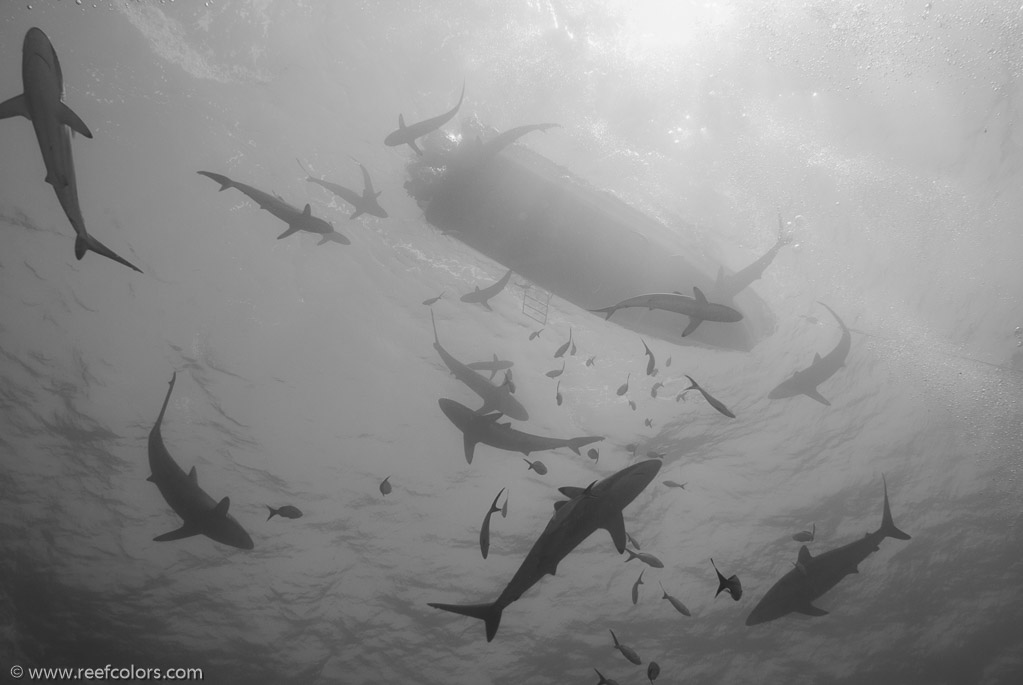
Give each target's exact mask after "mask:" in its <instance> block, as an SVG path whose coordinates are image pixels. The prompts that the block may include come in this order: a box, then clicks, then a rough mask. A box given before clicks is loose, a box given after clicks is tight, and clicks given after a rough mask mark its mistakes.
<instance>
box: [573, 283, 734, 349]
mask: <svg viewBox="0 0 1023 685" xmlns="http://www.w3.org/2000/svg"><path fill="white" fill-rule="evenodd" d="M629 307H645V308H646V309H661V310H664V311H666V312H674V313H676V314H684V315H685V316H688V317H689V325H688V326H686V328H685V330H684V331H682V337H683V338H684V337H686V336H687V335H689V334H690V333H692V332H693V331H695V330H696V329H697V327H698V326H699V325H700V324H701V323H703V322H704V321H722V322H725V323H734V322H736V321H742V314H740V313H739V312H737V311H735V310H734V309H732V308H731V307H727V306H725V305H723V304H717V303H716V302H708V301H707V297H706V296H705V295H704V294H703V291H701V290H700V289H699V288H697V287H695V286H694V287H693V297H686V296H685V295H683V294H681V293H648V294H646V295H637V296H635V297H630V298H628V299H627V300H622V301H621V302H619V303H618V304H615V305H611V306H610V307H604V308H603V309H591V310H590V311H591V312H593V313H595V314H603V315H604V319H605V320H607V319H610V318H611V315H612V314H614V313H615V312H616V311H618V310H619V309H628V308H629Z"/></svg>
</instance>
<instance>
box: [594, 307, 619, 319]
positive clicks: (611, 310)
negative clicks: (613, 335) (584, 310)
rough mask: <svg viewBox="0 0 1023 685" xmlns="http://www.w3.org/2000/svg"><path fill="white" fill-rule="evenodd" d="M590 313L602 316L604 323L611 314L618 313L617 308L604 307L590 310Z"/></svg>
mask: <svg viewBox="0 0 1023 685" xmlns="http://www.w3.org/2000/svg"><path fill="white" fill-rule="evenodd" d="M590 311H591V312H593V313H594V314H603V315H604V321H607V320H608V319H610V318H611V315H612V314H614V313H615V312H616V311H618V307H604V308H603V309H591V310H590Z"/></svg>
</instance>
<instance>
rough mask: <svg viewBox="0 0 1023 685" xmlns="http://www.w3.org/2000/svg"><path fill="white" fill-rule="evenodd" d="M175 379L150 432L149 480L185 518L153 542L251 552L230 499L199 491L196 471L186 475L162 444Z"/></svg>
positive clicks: (249, 538)
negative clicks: (201, 539)
mask: <svg viewBox="0 0 1023 685" xmlns="http://www.w3.org/2000/svg"><path fill="white" fill-rule="evenodd" d="M176 377H177V373H176V372H175V373H174V374H172V375H171V379H170V387H168V388H167V395H166V397H164V398H163V406H162V407H160V414H159V416H157V417H156V423H154V424H153V429H152V430H151V431H149V469H150V471H152V475H150V476H149V478H147V479H146V480H147V481H149V482H150V483H155V484H156V487H157V488H159V490H160V494H161V495H163V498H164V499H165V500H167V504H169V505H170V507H171V509H173V510H174V513H175V514H177V515H178V516H180V517H181V518H182V521H183V524H182V526H181V527H180V528H178V529H177V530H172V531H171V532H169V533H164V534H163V535H158V536H156V537H155V538H153V540H154V541H155V542H168V541H170V540H181V539H183V538H189V537H192V536H193V535H205V536H206V537H208V538H210V539H212V540H216V541H217V542H219V543H221V544H224V545H230V546H231V547H237V548H238V549H252V548H253V544H252V538H251V537H249V534H248V533H246V532H245V529H244V528H242V526H241V524H240V523H238V521H236V520H235V518H234V517H233V516H231V514H229V513H228V512H227V510H228V508H229V507H230V506H231V499H230V498H229V497H224V498H223V499H221V500H220V501H219V502H218V501H216V500H214V499H213V498H212V497H210V496H209V495H208V494H207V493H206V491H205V490H203V489H202V488H201V487H199V475H198V474H197V473H196V470H195V467H194V466H193V467H192V470H191V471H189V472H188V473H187V474H186V473H185V471H184V469H182V468H181V467H180V466H178V463H177V462H176V461H174V458H173V457H171V455H170V452H168V451H167V447H166V446H165V445H164V444H163V435H162V434H161V433H160V426H161V425H162V424H163V415H164V413H166V411H167V403H168V402H170V398H171V392H173V390H174V380H175V378H176ZM271 511H272V510H271Z"/></svg>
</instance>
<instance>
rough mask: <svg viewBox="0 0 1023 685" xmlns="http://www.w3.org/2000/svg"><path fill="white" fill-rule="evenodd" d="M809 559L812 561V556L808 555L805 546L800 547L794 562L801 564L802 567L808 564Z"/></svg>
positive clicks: (808, 551) (808, 552)
mask: <svg viewBox="0 0 1023 685" xmlns="http://www.w3.org/2000/svg"><path fill="white" fill-rule="evenodd" d="M811 559H813V556H812V555H811V554H810V550H809V549H807V547H806V545H803V546H802V547H800V548H799V556H798V557H796V561H797V562H798V563H800V564H802V565H803V566H806V565H807V564H808V563H810V560H811Z"/></svg>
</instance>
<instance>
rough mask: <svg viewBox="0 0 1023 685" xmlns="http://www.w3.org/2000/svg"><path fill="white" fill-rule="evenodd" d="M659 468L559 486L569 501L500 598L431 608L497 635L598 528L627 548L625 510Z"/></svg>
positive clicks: (649, 465)
mask: <svg viewBox="0 0 1023 685" xmlns="http://www.w3.org/2000/svg"><path fill="white" fill-rule="evenodd" d="M660 468H661V462H659V461H657V460H656V459H651V460H649V461H642V462H639V463H638V464H633V465H631V466H627V467H625V468H624V469H622V470H621V471H618V472H617V473H614V474H612V475H610V476H608V477H607V478H605V479H604V480H602V481H599V482H597V483H594V484H592V485H591V486H590V487H588V488H585V489H584V488H578V487H576V488H560V491H561V493H562V494H563V495H565V496H566V497H568V498H569V499H568V501H561V502H557V503H555V505H554V508H555V511H554V516H552V517H551V520H550V521H549V522H548V523H547V527H546V528H544V530H543V532H542V533H540V537H538V538H537V540H536V542H535V543H533V547H532V549H530V550H529V553H528V554H526V558H525V559H524V560H523V562H522V565H521V566H519V569H518V570H517V571H516V572H515V575H514V576H512V579H511V581H510V582H509V583H508V585H507V586H506V587H505V588H504V590H503V591H502V592H501V594H500V595H499V596H498V598H497V599H496V600H494V601H493V602H491V603H490V604H437V603H433V602H431V603H430V604H429V606H431V607H433V608H435V609H443V610H444V611H450V612H452V613H456V614H461V615H463V616H471V617H472V618H478V619H481V620H482V621H483V622H484V624H485V626H486V633H487V642H490V641H491V640H493V639H494V636H495V635H496V634H497V628H498V626H499V625H500V623H501V614H502V613H503V612H504V609H505V608H506V607H507V606H508V605H509V604H511V603H512V602H514V601H515V600H517V599H518V598H519V597H521V596H522V595H523V593H525V592H526V591H527V590H528V589H529V588H531V587H533V586H534V585H535V584H536V583H538V582H540V580H542V579H543V577H544V576H545V575H547V574H548V573H549V574H550V575H552V576H553V575H554V574H555V572H556V571H557V570H558V564H559V563H560V562H561V560H562V559H564V558H565V557H567V556H568V555H569V554H570V553H571V552H572V550H574V549H575V548H576V547H577V546H578V545H579V544H580V543H581V542H582V541H583V540H585V539H586V538H588V537H589V536H590V535H591V534H593V533H594V532H595V531H596V530H597V529H598V528H604V529H605V530H607V531H608V532H609V533H610V534H611V539H612V541H613V542H614V545H615V549H617V550H618V553H619V554H621V553H622V552H623V551H624V550H625V519H624V518H623V517H622V511H623V510H624V509H625V507H627V506H628V505H629V504H630V503H631V502H632V500H634V499H636V497H637V496H638V495H639V493H641V492H643V489H644V488H646V486H647V485H649V484H650V481H652V480H653V479H654V476H656V475H657V472H658V471H659V470H660Z"/></svg>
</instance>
